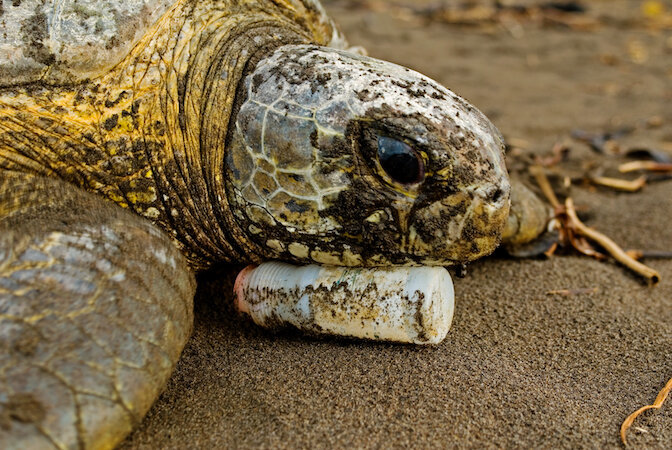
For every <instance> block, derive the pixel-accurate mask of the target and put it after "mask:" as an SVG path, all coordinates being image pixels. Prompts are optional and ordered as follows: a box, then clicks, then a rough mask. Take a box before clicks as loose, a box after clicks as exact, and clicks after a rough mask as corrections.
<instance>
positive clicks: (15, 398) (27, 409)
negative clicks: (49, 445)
mask: <svg viewBox="0 0 672 450" xmlns="http://www.w3.org/2000/svg"><path fill="white" fill-rule="evenodd" d="M2 416H5V417H6V418H9V419H12V420H16V421H17V422H21V423H40V422H42V420H43V419H44V417H45V416H46V409H45V407H44V405H42V403H40V401H39V400H38V399H36V398H35V397H34V396H33V394H30V393H23V392H22V393H19V394H13V395H10V396H9V398H8V399H7V402H6V403H0V417H2Z"/></svg>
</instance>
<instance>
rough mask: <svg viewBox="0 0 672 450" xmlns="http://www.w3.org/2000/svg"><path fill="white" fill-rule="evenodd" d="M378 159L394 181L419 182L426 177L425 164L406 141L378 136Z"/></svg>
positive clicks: (403, 182) (404, 182) (402, 182)
mask: <svg viewBox="0 0 672 450" xmlns="http://www.w3.org/2000/svg"><path fill="white" fill-rule="evenodd" d="M378 161H380V165H381V167H382V168H383V170H384V171H385V172H386V173H387V175H388V176H389V177H390V178H392V180H393V181H396V182H397V183H401V184H415V183H419V182H421V181H422V180H423V178H424V177H425V166H424V164H423V162H422V160H421V159H420V157H419V156H418V154H417V153H416V152H415V150H413V148H412V147H411V146H410V145H408V144H406V143H405V142H401V141H398V140H396V139H393V138H390V137H385V136H378Z"/></svg>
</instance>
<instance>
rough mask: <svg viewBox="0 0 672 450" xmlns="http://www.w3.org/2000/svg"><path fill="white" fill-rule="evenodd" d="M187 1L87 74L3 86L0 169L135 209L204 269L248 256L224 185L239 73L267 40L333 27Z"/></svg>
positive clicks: (312, 35) (279, 10)
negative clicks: (52, 180) (111, 64)
mask: <svg viewBox="0 0 672 450" xmlns="http://www.w3.org/2000/svg"><path fill="white" fill-rule="evenodd" d="M193 3H194V2H190V1H180V2H177V3H176V4H175V6H174V7H173V8H172V9H171V10H170V11H169V12H168V13H166V14H165V15H164V17H163V18H162V19H161V20H159V21H158V22H157V23H156V24H154V25H153V27H152V28H151V29H150V30H149V31H148V32H147V33H146V36H145V38H144V39H142V40H141V41H140V43H139V44H138V45H137V46H136V47H135V48H134V50H133V52H131V53H130V54H129V55H128V57H126V58H125V59H124V60H123V61H122V62H121V63H120V64H118V65H117V66H116V67H115V68H114V69H113V70H112V71H111V72H109V73H107V74H104V75H102V76H100V77H98V78H96V79H93V80H92V81H89V82H84V83H80V84H76V85H74V86H66V87H49V86H45V85H41V84H32V85H26V86H16V87H8V88H5V89H3V90H2V91H0V170H11V171H19V172H26V173H34V174H40V175H45V176H50V177H58V178H61V179H64V180H66V181H68V182H70V183H73V184H75V185H77V186H79V187H80V188H83V189H85V190H88V191H92V192H94V193H96V194H98V195H101V196H102V197H104V198H107V199H109V200H112V201H114V202H115V203H117V204H118V205H120V206H122V207H124V208H129V209H132V210H133V211H135V212H137V213H138V214H140V215H142V216H144V217H146V218H148V219H150V220H151V221H153V222H154V223H156V224H158V225H159V226H160V227H161V228H162V229H164V230H166V231H167V232H168V233H169V234H170V235H171V236H172V237H173V239H174V240H175V241H176V242H177V244H178V245H179V246H180V248H181V249H182V250H183V251H184V253H185V254H186V255H187V257H188V258H189V260H190V262H191V263H192V264H193V265H194V266H195V267H204V266H207V265H208V264H211V263H212V262H213V261H231V260H236V259H241V258H243V257H244V256H245V255H249V254H253V253H254V252H252V249H251V248H250V245H251V244H248V243H247V240H246V239H244V236H245V235H244V233H242V232H240V231H239V230H238V229H237V227H236V225H235V222H234V221H233V220H232V218H231V214H230V211H229V209H228V208H227V204H226V198H225V196H223V195H222V194H221V193H222V192H224V188H223V180H222V176H221V167H222V165H223V164H222V161H223V160H224V151H225V149H224V147H225V140H226V130H227V127H228V123H229V119H230V117H231V114H232V110H233V108H234V106H235V104H234V102H233V101H232V99H233V98H235V95H236V89H237V87H238V82H239V80H240V78H241V77H242V75H243V73H244V72H245V70H246V67H248V66H249V65H254V64H255V63H256V61H257V60H258V59H259V58H260V57H262V56H263V55H264V54H265V53H267V52H268V51H270V50H272V49H273V48H275V47H277V46H280V45H283V44H287V43H299V42H318V43H321V44H326V43H328V42H329V40H330V39H331V37H332V34H333V30H332V29H330V28H329V27H328V24H323V23H322V22H320V21H317V20H310V19H311V17H310V13H307V12H306V11H301V10H299V9H298V7H296V5H294V11H292V10H290V9H287V5H288V4H289V2H284V1H277V2H276V3H277V5H274V4H271V3H269V4H267V3H263V4H259V2H253V1H211V2H196V4H195V5H194V4H193ZM293 14H296V15H299V14H301V15H303V16H307V17H306V19H305V20H304V21H303V22H302V23H304V24H307V25H306V28H302V27H299V26H297V25H296V20H295V17H293ZM313 14H316V13H313ZM310 26H313V27H314V28H309V27H310ZM223 73H226V74H228V76H226V77H225V76H223V75H222V74H223ZM39 201H44V199H40V200H39Z"/></svg>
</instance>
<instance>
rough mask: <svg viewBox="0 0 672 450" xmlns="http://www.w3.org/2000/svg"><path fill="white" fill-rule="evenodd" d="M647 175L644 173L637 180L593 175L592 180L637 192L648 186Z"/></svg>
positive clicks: (607, 185) (621, 189) (611, 186)
mask: <svg viewBox="0 0 672 450" xmlns="http://www.w3.org/2000/svg"><path fill="white" fill-rule="evenodd" d="M646 180H647V178H646V176H645V175H642V176H641V177H639V178H637V179H636V180H622V179H620V178H611V177H592V178H590V182H591V183H593V184H597V185H599V186H604V187H608V188H611V189H616V190H619V191H625V192H637V191H639V190H640V189H642V188H643V187H644V186H646Z"/></svg>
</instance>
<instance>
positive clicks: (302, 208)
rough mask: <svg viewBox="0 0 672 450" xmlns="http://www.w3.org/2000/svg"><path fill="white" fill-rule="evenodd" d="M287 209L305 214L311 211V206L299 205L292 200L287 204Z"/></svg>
mask: <svg viewBox="0 0 672 450" xmlns="http://www.w3.org/2000/svg"><path fill="white" fill-rule="evenodd" d="M287 209H288V210H290V211H291V212H295V213H304V212H306V211H308V210H309V209H310V206H308V205H305V204H302V203H298V202H297V201H296V200H294V199H292V200H290V201H288V202H287Z"/></svg>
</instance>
